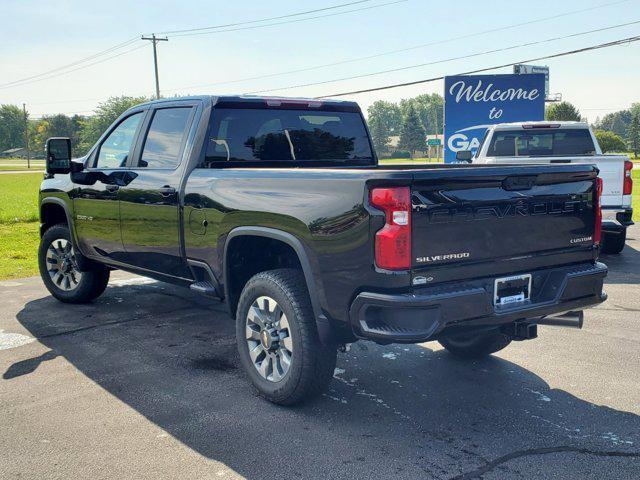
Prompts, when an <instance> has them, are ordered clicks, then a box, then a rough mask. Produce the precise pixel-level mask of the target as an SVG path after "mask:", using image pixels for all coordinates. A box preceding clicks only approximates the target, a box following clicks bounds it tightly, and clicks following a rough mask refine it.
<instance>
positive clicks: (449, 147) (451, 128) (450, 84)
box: [444, 73, 545, 163]
mask: <svg viewBox="0 0 640 480" xmlns="http://www.w3.org/2000/svg"><path fill="white" fill-rule="evenodd" d="M544 88H545V75H544V74H542V73H535V74H530V75H514V74H510V75H456V76H452V77H445V79H444V122H445V124H444V146H445V152H444V161H445V163H453V162H455V158H456V152H458V151H460V150H471V151H472V152H475V150H477V148H478V147H479V146H480V141H481V140H482V137H483V136H484V133H485V131H486V130H487V128H488V127H489V126H491V125H494V124H496V123H506V122H526V121H536V120H544V100H545V91H544Z"/></svg>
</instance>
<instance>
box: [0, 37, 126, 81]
mask: <svg viewBox="0 0 640 480" xmlns="http://www.w3.org/2000/svg"><path fill="white" fill-rule="evenodd" d="M136 40H138V37H134V38H130V39H129V40H127V41H126V42H122V43H119V44H117V45H114V46H113V47H109V48H107V49H106V50H102V51H100V52H98V53H94V54H93V55H90V56H88V57H85V58H82V59H80V60H76V61H75V62H72V63H68V64H66V65H62V66H61V67H57V68H54V69H52V70H47V71H46V72H42V73H39V74H37V75H32V76H30V77H25V78H22V79H19V80H13V81H11V82H7V83H3V84H0V88H5V87H9V86H14V84H16V83H20V84H22V82H26V81H28V80H32V79H35V78H39V77H42V76H45V75H49V74H51V73H55V72H58V71H60V70H64V69H66V68H70V67H75V66H76V65H80V64H82V63H85V62H87V61H89V60H93V59H94V58H98V57H101V56H102V55H106V54H107V53H111V52H113V51H115V50H119V49H121V48H124V47H126V46H129V45H131V44H132V43H133V42H135V41H136Z"/></svg>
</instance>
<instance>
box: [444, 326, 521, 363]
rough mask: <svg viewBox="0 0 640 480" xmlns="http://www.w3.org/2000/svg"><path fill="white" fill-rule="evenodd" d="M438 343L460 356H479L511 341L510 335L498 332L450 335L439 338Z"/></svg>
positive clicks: (501, 347)
mask: <svg viewBox="0 0 640 480" xmlns="http://www.w3.org/2000/svg"><path fill="white" fill-rule="evenodd" d="M439 343H440V345H442V346H443V347H444V348H446V349H447V351H449V352H450V353H452V354H454V355H455V356H456V357H460V358H481V357H484V356H487V355H491V354H492V353H495V352H497V351H499V350H502V349H503V348H506V347H507V346H508V345H509V344H510V343H511V337H509V336H508V335H505V334H503V333H499V332H491V333H484V334H478V333H468V334H461V335H452V336H449V337H445V338H442V339H440V340H439Z"/></svg>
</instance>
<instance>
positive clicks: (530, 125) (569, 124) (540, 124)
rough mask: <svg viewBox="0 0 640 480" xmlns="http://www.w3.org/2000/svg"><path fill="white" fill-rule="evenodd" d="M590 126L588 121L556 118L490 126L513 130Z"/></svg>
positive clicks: (494, 128) (497, 128)
mask: <svg viewBox="0 0 640 480" xmlns="http://www.w3.org/2000/svg"><path fill="white" fill-rule="evenodd" d="M524 125H526V127H524ZM551 126H553V127H556V128H589V125H588V124H587V123H586V122H570V121H559V120H558V121H556V120H538V121H535V122H510V123H497V124H495V125H492V126H491V127H490V128H492V129H493V130H513V129H516V128H522V129H524V128H545V127H546V128H549V127H551Z"/></svg>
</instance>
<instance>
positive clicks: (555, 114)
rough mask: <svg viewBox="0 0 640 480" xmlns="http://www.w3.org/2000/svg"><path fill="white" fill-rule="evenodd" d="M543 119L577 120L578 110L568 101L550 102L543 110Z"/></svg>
mask: <svg viewBox="0 0 640 480" xmlns="http://www.w3.org/2000/svg"><path fill="white" fill-rule="evenodd" d="M544 118H545V120H558V121H563V120H569V121H574V122H579V121H580V120H581V119H582V118H581V117H580V112H579V111H578V109H577V108H576V107H574V106H573V105H572V104H571V103H569V102H560V103H552V104H551V105H549V106H548V107H547V109H546V111H545V112H544Z"/></svg>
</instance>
